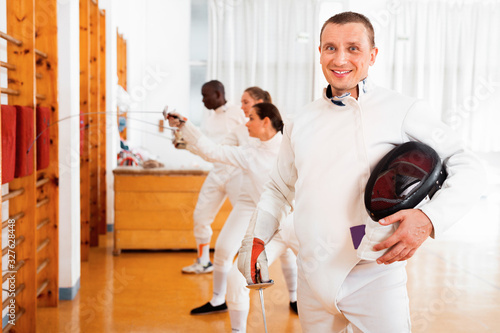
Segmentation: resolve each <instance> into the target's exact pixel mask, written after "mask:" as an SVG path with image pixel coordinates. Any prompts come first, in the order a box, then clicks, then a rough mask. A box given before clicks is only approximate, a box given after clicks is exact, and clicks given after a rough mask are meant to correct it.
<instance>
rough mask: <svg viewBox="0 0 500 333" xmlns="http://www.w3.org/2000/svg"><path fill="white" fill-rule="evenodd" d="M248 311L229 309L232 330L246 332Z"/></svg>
mask: <svg viewBox="0 0 500 333" xmlns="http://www.w3.org/2000/svg"><path fill="white" fill-rule="evenodd" d="M248 311H249V310H245V311H235V310H229V319H231V332H239V333H241V332H246V331H247V317H248Z"/></svg>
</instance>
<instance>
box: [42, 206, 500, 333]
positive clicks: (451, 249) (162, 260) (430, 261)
mask: <svg viewBox="0 0 500 333" xmlns="http://www.w3.org/2000/svg"><path fill="white" fill-rule="evenodd" d="M493 199H494V200H482V202H481V203H480V205H478V207H477V208H476V209H474V211H473V212H471V213H470V214H469V215H468V216H467V218H465V219H464V220H463V221H462V222H460V223H459V224H458V225H457V227H456V228H454V229H453V231H451V232H450V233H449V234H448V235H447V237H446V238H445V239H443V240H439V241H436V240H428V241H427V242H426V243H424V246H423V247H422V248H421V249H420V250H419V251H418V252H417V254H416V255H415V256H414V258H412V259H411V260H410V261H409V263H408V266H407V271H408V278H409V281H408V290H409V294H410V301H411V311H412V324H413V332H426V333H433V332H435V333H442V332H500V245H499V244H500V198H493ZM102 237H103V238H102V239H101V242H100V243H101V244H105V245H102V246H100V247H98V248H92V250H91V253H90V259H89V262H87V263H83V264H82V272H81V289H80V291H79V293H78V295H77V297H76V298H75V299H74V300H73V301H61V302H60V305H59V307H58V308H39V309H38V314H37V331H38V332H40V333H46V332H70V333H77V332H93V333H98V332H149V333H152V332H230V331H231V328H230V322H229V315H228V313H223V314H216V315H209V316H197V317H193V316H190V315H189V311H190V309H191V308H193V307H195V306H199V305H202V304H204V303H205V302H207V301H208V300H209V299H210V298H211V291H212V287H211V275H203V276H190V275H182V274H181V273H180V269H181V267H183V266H185V265H188V264H190V263H192V261H193V259H194V253H193V252H167V251H163V252H141V251H124V252H122V254H121V256H119V257H114V256H113V255H112V253H111V252H112V236H111V233H110V234H108V235H107V236H102ZM271 276H272V277H273V278H274V279H275V280H276V281H277V283H276V285H275V286H274V287H272V288H271V289H268V290H267V291H265V297H266V312H267V318H268V331H269V332H301V329H300V324H299V320H298V317H297V316H296V315H295V314H293V313H292V312H290V310H289V308H288V296H287V292H286V289H285V286H284V282H283V278H282V276H281V270H280V269H279V266H278V265H274V267H272V268H271ZM263 331H264V329H263V325H262V317H261V313H260V304H259V302H258V296H257V293H254V294H253V295H252V309H251V313H250V317H249V328H248V332H263Z"/></svg>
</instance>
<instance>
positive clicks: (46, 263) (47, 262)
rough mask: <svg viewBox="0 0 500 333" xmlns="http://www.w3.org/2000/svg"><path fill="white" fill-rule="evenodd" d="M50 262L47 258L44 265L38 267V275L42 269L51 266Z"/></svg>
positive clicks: (43, 262)
mask: <svg viewBox="0 0 500 333" xmlns="http://www.w3.org/2000/svg"><path fill="white" fill-rule="evenodd" d="M49 262H50V259H49V258H45V260H44V261H42V263H41V264H40V265H38V267H37V268H36V274H38V273H40V272H41V271H42V269H44V268H45V267H47V265H48V264H49Z"/></svg>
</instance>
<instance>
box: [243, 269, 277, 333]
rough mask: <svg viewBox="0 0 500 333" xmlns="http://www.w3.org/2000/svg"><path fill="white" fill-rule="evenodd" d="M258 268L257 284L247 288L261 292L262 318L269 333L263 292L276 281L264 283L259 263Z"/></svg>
mask: <svg viewBox="0 0 500 333" xmlns="http://www.w3.org/2000/svg"><path fill="white" fill-rule="evenodd" d="M256 266H257V269H256V280H257V283H255V284H249V285H248V286H247V288H248V289H252V290H258V291H259V297H260V306H261V307H262V318H263V319H264V331H265V332H266V333H267V323H266V309H265V308H264V292H263V290H264V289H266V288H269V287H271V286H272V285H273V284H274V281H273V280H269V281H267V282H262V279H261V277H260V266H259V263H257V264H256Z"/></svg>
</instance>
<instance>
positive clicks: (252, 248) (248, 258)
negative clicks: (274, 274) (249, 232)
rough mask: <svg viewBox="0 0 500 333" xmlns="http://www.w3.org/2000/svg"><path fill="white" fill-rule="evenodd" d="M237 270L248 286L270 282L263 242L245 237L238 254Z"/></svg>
mask: <svg viewBox="0 0 500 333" xmlns="http://www.w3.org/2000/svg"><path fill="white" fill-rule="evenodd" d="M257 265H258V266H257ZM238 269H239V270H240V272H241V273H242V274H243V276H244V277H245V279H246V280H247V283H248V284H255V283H261V282H267V281H269V280H270V279H269V268H268V264H267V255H266V250H265V249H264V241H263V240H261V239H259V238H256V237H251V236H246V237H245V238H244V239H243V242H242V244H241V248H240V252H239V254H238Z"/></svg>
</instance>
